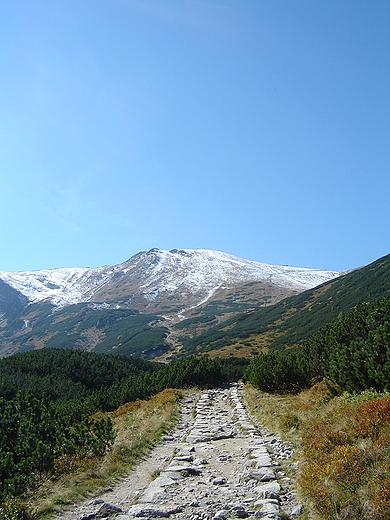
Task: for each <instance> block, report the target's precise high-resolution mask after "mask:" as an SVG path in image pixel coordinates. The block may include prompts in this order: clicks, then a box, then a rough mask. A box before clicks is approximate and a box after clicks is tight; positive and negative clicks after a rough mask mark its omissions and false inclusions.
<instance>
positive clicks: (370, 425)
mask: <svg viewBox="0 0 390 520" xmlns="http://www.w3.org/2000/svg"><path fill="white" fill-rule="evenodd" d="M244 391H245V396H246V399H247V402H248V404H249V406H250V408H251V410H252V412H253V413H254V415H255V416H256V418H257V419H258V421H259V423H260V424H262V425H263V426H264V427H265V428H267V429H268V430H269V431H271V432H276V433H278V434H279V435H280V436H281V438H282V439H284V440H289V441H291V442H292V443H293V445H294V449H295V450H296V454H295V456H294V458H295V460H299V461H300V470H299V473H297V474H295V475H294V472H293V471H292V468H291V466H290V463H291V462H293V461H294V458H293V459H292V460H291V459H290V460H289V461H288V462H287V463H284V465H283V469H284V470H285V471H286V473H287V474H288V475H289V476H292V477H293V478H294V479H295V481H296V484H297V486H298V491H299V495H300V499H301V500H302V501H303V502H304V503H305V513H304V516H303V517H301V518H302V519H303V518H306V519H312V520H318V519H321V520H323V519H329V520H341V519H351V520H358V519H361V520H363V519H364V520H387V519H390V396H389V395H388V394H378V393H375V392H370V391H366V392H362V393H360V394H356V395H351V394H343V395H341V396H339V397H335V398H330V397H329V396H328V392H327V387H326V385H325V384H324V383H319V384H317V385H315V386H314V387H312V388H311V389H309V390H306V391H303V392H301V393H300V394H298V395H271V394H266V393H263V392H259V391H258V390H255V389H254V388H253V387H251V386H249V385H247V386H245V390H244Z"/></svg>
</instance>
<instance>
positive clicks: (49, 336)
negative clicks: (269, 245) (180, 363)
mask: <svg viewBox="0 0 390 520" xmlns="http://www.w3.org/2000/svg"><path fill="white" fill-rule="evenodd" d="M340 274H341V273H339V272H337V271H324V270H321V269H305V268H295V267H288V266H276V265H268V264H264V263H260V262H254V261H250V260H243V259H241V258H237V257H236V256H232V255H229V254H226V253H221V252H218V251H210V250H205V249H196V250H192V249H173V250H171V251H164V250H160V249H151V250H150V251H147V252H141V253H138V254H136V255H134V256H133V257H131V258H130V259H129V260H127V261H126V262H123V263H122V264H118V265H114V266H104V267H98V268H94V269H89V268H63V269H50V270H41V271H23V272H16V273H7V272H0V357H1V356H4V355H9V354H12V353H14V352H22V351H24V350H30V349H34V348H42V347H55V348H59V347H61V348H81V349H87V350H95V351H96V352H113V353H116V354H126V355H142V356H144V357H156V356H159V355H160V354H162V353H164V352H167V351H170V350H171V349H172V347H175V346H176V345H178V344H180V342H181V339H180V338H181V337H182V336H183V335H187V336H190V337H192V336H194V335H195V336H196V335H197V334H200V333H201V332H202V331H203V330H207V329H208V328H210V327H212V326H215V325H218V324H221V323H222V322H223V321H225V320H227V319H229V318H232V317H233V316H236V315H237V314H238V313H240V312H245V313H246V312H248V311H253V310H254V309H258V308H260V307H269V306H270V305H273V304H275V303H277V302H279V301H280V300H282V299H284V298H286V297H288V296H292V295H296V294H298V293H301V292H303V291H305V290H307V289H311V288H313V287H316V286H317V285H320V284H322V283H324V282H327V281H329V280H333V279H334V278H337V277H339V275H340Z"/></svg>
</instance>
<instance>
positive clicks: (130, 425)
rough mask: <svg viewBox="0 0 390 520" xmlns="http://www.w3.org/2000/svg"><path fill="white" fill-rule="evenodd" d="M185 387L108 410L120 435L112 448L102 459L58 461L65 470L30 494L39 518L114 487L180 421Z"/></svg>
mask: <svg viewBox="0 0 390 520" xmlns="http://www.w3.org/2000/svg"><path fill="white" fill-rule="evenodd" d="M183 395H184V391H180V390H172V389H168V390H164V391H163V392H160V393H159V394H157V395H156V396H154V397H152V398H151V399H149V400H147V401H135V402H132V403H128V404H126V405H124V406H122V407H120V408H118V409H117V410H115V411H114V412H111V413H109V414H96V415H95V417H96V418H100V417H102V416H106V415H110V417H111V419H112V422H113V425H114V428H115V430H116V433H117V436H116V439H115V443H114V445H113V448H112V450H111V452H109V453H108V454H107V455H106V456H105V457H103V458H102V459H96V458H90V459H88V460H85V459H84V460H82V461H77V460H69V459H68V460H66V461H65V460H62V461H57V462H58V464H59V465H62V467H61V469H62V471H64V472H65V473H66V474H64V475H62V476H61V477H60V478H58V479H57V480H48V481H46V482H45V483H44V484H43V485H42V486H41V487H40V488H39V490H38V492H37V493H35V494H34V496H33V497H30V502H31V503H32V506H33V508H34V510H36V511H37V514H38V517H39V518H40V519H44V518H50V517H51V516H53V515H54V514H55V513H56V512H58V511H59V510H61V509H63V508H64V507H66V506H68V505H72V504H74V503H77V502H80V501H81V500H82V499H83V498H85V497H88V496H91V495H92V494H96V493H97V492H98V491H99V490H102V489H105V488H107V487H111V486H112V485H114V484H115V482H117V481H118V480H119V479H121V478H122V477H124V476H125V475H126V474H128V473H129V472H130V470H131V469H132V468H133V467H134V465H135V463H136V462H137V461H138V460H139V459H140V458H141V457H142V456H143V455H145V454H146V453H147V452H148V450H149V449H150V448H151V447H152V446H153V445H154V444H155V443H157V442H158V441H159V439H160V438H161V436H162V435H163V434H164V433H166V432H167V431H168V430H169V429H170V428H171V427H172V426H173V425H174V424H175V423H176V421H177V419H178V417H179V414H178V405H179V401H180V399H181V397H182V396H183Z"/></svg>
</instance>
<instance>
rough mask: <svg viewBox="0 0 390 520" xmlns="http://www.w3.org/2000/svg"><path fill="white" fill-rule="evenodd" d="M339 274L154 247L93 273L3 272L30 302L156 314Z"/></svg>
mask: <svg viewBox="0 0 390 520" xmlns="http://www.w3.org/2000/svg"><path fill="white" fill-rule="evenodd" d="M339 275H340V273H339V272H338V271H327V270H321V269H308V268H296V267H289V266H278V265H269V264H264V263H260V262H255V261H250V260H244V259H241V258H238V257H236V256H233V255H229V254H227V253H221V252H219V251H211V250H206V249H195V250H193V249H173V250H171V251H165V250H160V249H151V250H150V251H148V252H140V253H138V254H136V255H134V256H133V257H131V258H130V259H129V260H127V261H126V262H123V263H122V264H118V265H114V266H104V267H98V268H94V269H89V268H59V269H50V270H40V271H22V272H16V273H8V272H2V271H0V279H1V280H3V282H5V283H7V284H8V285H10V286H11V287H12V288H13V289H16V290H17V291H19V292H20V293H21V294H22V295H23V296H24V297H26V298H27V299H28V300H29V301H30V302H42V301H45V300H46V301H50V303H52V304H53V305H55V306H57V307H63V306H66V305H70V304H77V303H86V302H94V303H103V302H107V303H118V304H121V305H125V304H126V305H127V306H128V307H134V308H136V309H139V310H147V309H148V308H151V309H153V310H154V311H155V310H157V309H158V308H159V307H160V306H161V305H160V303H161V304H163V306H164V307H165V308H166V303H167V300H171V301H172V305H168V307H174V308H178V307H181V308H186V307H192V306H198V305H201V304H202V303H205V302H206V301H208V300H209V299H210V298H212V297H213V295H215V294H216V293H217V292H219V291H222V290H230V289H233V288H234V287H236V286H238V285H242V284H248V283H251V282H252V283H253V282H263V283H266V284H268V285H273V286H275V287H278V288H280V289H287V290H290V291H292V292H294V293H296V292H301V291H304V290H306V289H311V288H313V287H315V286H317V285H320V284H322V283H324V282H326V281H329V280H332V279H333V278H336V277H338V276H339ZM173 300H174V302H173ZM179 302H180V303H179Z"/></svg>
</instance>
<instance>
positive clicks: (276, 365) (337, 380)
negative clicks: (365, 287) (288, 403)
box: [247, 296, 390, 393]
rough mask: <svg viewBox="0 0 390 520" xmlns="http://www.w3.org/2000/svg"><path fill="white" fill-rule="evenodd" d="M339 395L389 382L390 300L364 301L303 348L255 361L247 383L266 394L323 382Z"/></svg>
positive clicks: (324, 329)
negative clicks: (328, 383)
mask: <svg viewBox="0 0 390 520" xmlns="http://www.w3.org/2000/svg"><path fill="white" fill-rule="evenodd" d="M324 377H325V378H326V379H328V380H330V381H331V383H332V385H331V388H330V389H331V390H332V391H334V392H336V393H339V392H342V391H344V390H347V391H349V392H354V391H359V390H365V389H369V388H374V389H376V390H379V391H381V390H386V389H388V387H389V384H390V296H385V297H384V298H382V299H381V300H380V301H377V300H373V301H372V302H370V303H360V304H358V305H357V306H356V307H355V308H354V309H353V310H352V311H351V312H349V313H347V314H346V315H344V316H342V315H340V316H339V317H338V318H337V319H336V320H335V321H333V322H332V323H330V324H329V325H327V326H325V327H322V328H321V329H319V330H318V331H317V332H316V333H315V334H313V335H312V336H311V337H310V338H309V339H308V340H306V341H305V342H304V344H303V345H302V346H301V347H298V348H296V349H290V350H284V351H282V352H278V351H272V352H270V353H269V354H261V355H260V356H258V357H256V358H254V359H253V360H252V361H251V363H250V365H249V367H248V370H247V378H248V380H249V381H250V382H251V383H252V384H253V385H254V386H255V387H257V388H259V389H261V390H265V391H298V390H300V389H303V388H307V387H308V386H310V385H311V384H313V383H314V382H316V381H321V380H322V379H323V378H324Z"/></svg>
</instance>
